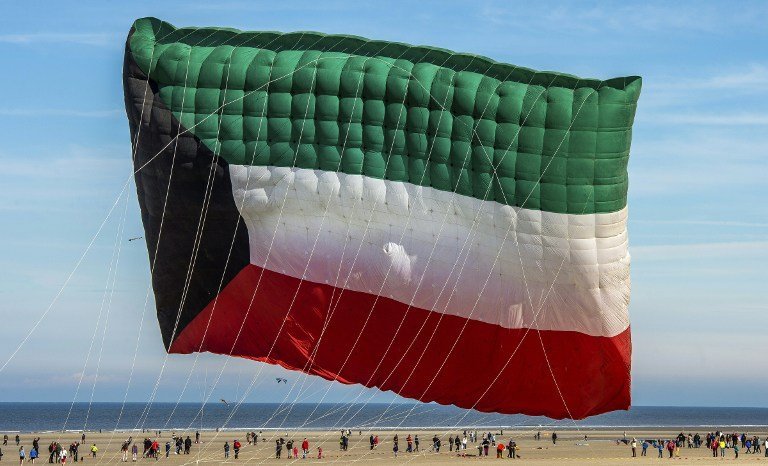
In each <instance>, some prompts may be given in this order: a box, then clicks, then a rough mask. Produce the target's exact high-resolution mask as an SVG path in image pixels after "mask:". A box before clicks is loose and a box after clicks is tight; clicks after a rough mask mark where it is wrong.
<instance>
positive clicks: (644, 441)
mask: <svg viewBox="0 0 768 466" xmlns="http://www.w3.org/2000/svg"><path fill="white" fill-rule="evenodd" d="M641 446H642V447H643V451H641V452H640V456H648V440H643V444H642V445H641Z"/></svg>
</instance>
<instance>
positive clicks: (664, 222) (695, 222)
mask: <svg viewBox="0 0 768 466" xmlns="http://www.w3.org/2000/svg"><path fill="white" fill-rule="evenodd" d="M631 222H632V223H650V224H654V225H657V224H658V225H706V226H728V227H747V228H768V223H755V222H738V221H729V220H682V219H680V220H631Z"/></svg>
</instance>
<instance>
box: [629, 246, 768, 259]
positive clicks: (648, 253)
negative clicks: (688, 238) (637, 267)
mask: <svg viewBox="0 0 768 466" xmlns="http://www.w3.org/2000/svg"><path fill="white" fill-rule="evenodd" d="M631 253H632V257H633V258H634V259H635V260H642V261H657V260H660V261H673V260H679V259H684V258H685V259H687V258H697V259H701V258H704V257H729V258H732V256H733V255H734V254H742V255H743V254H747V255H749V256H750V257H751V256H754V255H755V254H762V255H768V241H731V242H722V243H696V244H662V245H654V246H635V247H633V248H632V249H631Z"/></svg>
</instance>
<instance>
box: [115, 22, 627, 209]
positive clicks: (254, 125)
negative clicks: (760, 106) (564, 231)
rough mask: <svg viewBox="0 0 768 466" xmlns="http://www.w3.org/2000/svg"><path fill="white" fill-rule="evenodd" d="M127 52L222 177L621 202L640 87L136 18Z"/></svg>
mask: <svg viewBox="0 0 768 466" xmlns="http://www.w3.org/2000/svg"><path fill="white" fill-rule="evenodd" d="M129 48H130V52H131V54H132V57H133V59H134V60H135V61H136V62H137V64H138V65H139V66H140V67H141V69H142V70H143V71H144V72H145V73H147V74H148V76H149V77H150V79H151V80H153V81H155V82H156V83H157V85H158V87H159V89H160V90H159V93H160V98H161V100H162V101H163V103H164V104H165V105H166V106H167V107H168V108H170V110H171V111H172V112H173V114H174V115H175V116H176V118H177V119H179V121H180V122H181V124H182V125H183V126H184V127H186V128H189V129H190V130H191V132H192V133H193V134H194V135H195V136H196V137H197V138H199V139H200V140H201V141H202V142H203V143H204V144H205V145H206V146H208V147H209V148H210V149H211V150H213V151H214V152H215V153H217V154H218V155H220V156H221V157H223V158H224V159H225V160H227V162H228V163H231V164H243V165H245V164H251V165H271V166H297V167H300V168H311V169H319V170H328V171H337V170H339V171H341V172H343V173H348V174H362V175H366V176H370V177H375V178H381V179H388V180H394V181H403V182H409V183H413V184H421V185H425V186H431V187H433V188H436V189H440V190H445V191H453V190H456V192H457V193H459V194H461V195H465V196H473V197H476V198H479V199H487V200H494V201H496V202H499V203H503V204H508V205H515V206H521V207H525V208H529V209H540V210H545V211H549V212H556V213H570V214H582V213H584V214H591V213H602V212H614V211H617V210H620V209H622V208H623V207H624V206H626V203H627V186H628V184H627V161H628V158H629V149H630V142H631V137H632V123H633V121H634V115H635V110H636V107H637V99H638V97H639V94H640V87H641V79H640V78H639V77H626V78H615V79H611V80H607V81H599V80H595V79H581V78H577V77H575V76H570V75H565V74H560V73H552V72H537V71H533V70H530V69H526V68H520V67H515V66H513V65H508V64H503V63H497V62H494V61H492V60H490V59H488V58H485V57H480V56H475V55H466V54H454V53H453V52H450V51H447V50H443V49H437V48H432V47H422V46H419V47H412V46H408V45H405V44H400V43H394V42H382V41H368V40H365V39H362V38H359V37H352V36H339V35H324V34H320V33H315V32H312V33H288V34H281V33H277V32H241V31H235V30H231V29H218V28H183V29H175V28H174V27H173V26H171V25H170V24H168V23H165V22H162V21H159V20H156V19H154V18H146V19H140V20H138V21H136V23H135V24H134V33H133V34H132V35H131V37H130V39H129ZM188 63H189V67H188V68H187V64H188ZM185 77H186V83H187V85H186V89H185V85H184V84H185ZM182 101H183V102H184V109H183V111H182ZM222 105H224V107H223V109H222V108H220V107H221V106H222ZM443 108H445V110H443ZM216 113H218V115H214V116H210V117H209V115H211V114H216ZM494 169H495V170H494Z"/></svg>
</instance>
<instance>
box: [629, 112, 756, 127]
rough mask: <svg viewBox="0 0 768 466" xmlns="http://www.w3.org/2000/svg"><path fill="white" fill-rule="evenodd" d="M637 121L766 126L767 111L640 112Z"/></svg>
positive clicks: (673, 123)
mask: <svg viewBox="0 0 768 466" xmlns="http://www.w3.org/2000/svg"><path fill="white" fill-rule="evenodd" d="M638 121H642V122H644V123H652V124H663V125H696V126H730V125H738V126H766V125H768V113H733V114H729V113H718V114H705V113H692V112H687V113H664V112H644V113H640V116H639V118H638Z"/></svg>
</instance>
